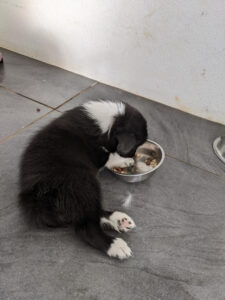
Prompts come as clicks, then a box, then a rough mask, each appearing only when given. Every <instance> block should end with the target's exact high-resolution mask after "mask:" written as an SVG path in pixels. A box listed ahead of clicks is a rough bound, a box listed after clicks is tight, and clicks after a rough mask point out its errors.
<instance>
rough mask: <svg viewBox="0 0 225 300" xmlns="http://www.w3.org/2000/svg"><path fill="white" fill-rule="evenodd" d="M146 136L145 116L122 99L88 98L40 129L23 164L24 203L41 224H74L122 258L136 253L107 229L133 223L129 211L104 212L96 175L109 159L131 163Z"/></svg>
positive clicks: (92, 241) (96, 244)
mask: <svg viewBox="0 0 225 300" xmlns="http://www.w3.org/2000/svg"><path fill="white" fill-rule="evenodd" d="M146 138H147V126H146V121H145V119H144V118H143V116H142V115H141V114H140V112H138V111H137V110H136V109H135V108H133V107H131V106H130V105H128V104H126V103H123V102H111V101H102V100H101V101H89V102H87V103H86V104H84V105H82V106H79V107H76V108H74V109H72V110H70V111H68V112H66V113H64V114H63V115H62V116H61V117H59V118H58V119H56V120H54V121H53V122H51V123H50V124H49V125H47V126H46V127H44V128H43V129H42V130H40V131H39V132H38V133H37V134H36V135H35V136H34V137H33V138H32V140H31V142H30V144H29V145H28V147H27V148H26V150H25V152H24V154H23V156H22V160H21V166H20V194H19V198H20V204H21V207H22V209H23V212H24V214H25V216H26V217H27V218H28V220H30V221H31V222H32V223H35V224H36V225H38V226H42V225H45V226H51V227H58V226H67V225H69V224H71V225H72V226H74V228H75V230H76V232H77V234H78V235H79V236H80V237H81V238H82V239H83V240H84V241H86V242H87V243H88V244H89V245H91V246H93V247H95V248H97V249H99V250H101V251H104V252H105V253H106V254H107V255H109V256H112V257H117V258H119V259H124V258H127V257H129V256H131V254H132V252H131V250H130V248H129V247H128V245H127V243H126V242H125V241H124V240H123V239H121V238H114V237H111V236H109V235H107V234H106V233H105V231H103V229H102V227H104V225H107V226H110V227H111V228H112V229H114V230H116V231H117V232H120V231H128V230H129V229H132V228H134V227H135V223H134V221H133V220H132V219H131V218H130V217H129V216H128V215H127V214H125V213H122V212H118V211H116V212H109V211H104V210H103V208H102V205H101V202H102V201H101V198H102V196H101V188H100V184H99V182H98V180H97V178H96V175H97V173H98V171H99V169H100V168H102V167H103V166H104V165H105V164H108V166H109V167H112V166H129V165H132V164H133V163H134V161H133V159H132V157H133V156H134V154H135V152H136V149H137V147H138V146H139V145H141V144H143V143H144V142H145V141H146Z"/></svg>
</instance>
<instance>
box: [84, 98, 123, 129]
mask: <svg viewBox="0 0 225 300" xmlns="http://www.w3.org/2000/svg"><path fill="white" fill-rule="evenodd" d="M83 107H84V108H85V110H86V111H87V113H88V115H89V116H90V117H91V118H92V119H94V120H95V121H96V122H97V124H98V126H99V127H100V129H101V131H102V133H106V132H107V131H110V129H111V127H112V125H113V121H114V118H115V117H116V116H118V115H123V114H125V104H124V103H122V102H112V101H104V100H99V101H89V102H87V103H85V104H84V105H83Z"/></svg>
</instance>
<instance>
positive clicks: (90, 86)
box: [54, 81, 99, 110]
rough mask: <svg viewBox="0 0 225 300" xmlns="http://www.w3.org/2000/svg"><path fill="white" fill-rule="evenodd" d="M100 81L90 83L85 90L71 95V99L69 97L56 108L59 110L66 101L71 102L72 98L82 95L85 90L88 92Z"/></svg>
mask: <svg viewBox="0 0 225 300" xmlns="http://www.w3.org/2000/svg"><path fill="white" fill-rule="evenodd" d="M98 83H99V82H98V81H95V82H94V83H92V84H91V85H89V86H88V87H86V88H84V89H83V90H81V91H80V92H79V93H77V94H75V95H74V96H72V97H70V98H69V99H67V100H66V101H64V102H63V103H61V104H60V105H58V106H56V107H55V108H54V110H57V109H58V108H60V107H61V106H63V105H65V104H66V103H68V102H70V101H71V100H73V99H74V98H76V97H77V96H80V95H81V94H82V93H83V92H86V91H87V90H89V89H90V88H93V87H94V86H96V85H97V84H98Z"/></svg>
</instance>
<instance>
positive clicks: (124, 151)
mask: <svg viewBox="0 0 225 300" xmlns="http://www.w3.org/2000/svg"><path fill="white" fill-rule="evenodd" d="M116 137H117V141H118V145H117V152H118V153H119V154H120V155H121V156H127V155H129V153H130V152H131V151H132V150H133V149H134V147H135V144H136V138H135V135H134V134H132V133H118V134H117V135H116Z"/></svg>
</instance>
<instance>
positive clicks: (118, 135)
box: [109, 103, 147, 157]
mask: <svg viewBox="0 0 225 300" xmlns="http://www.w3.org/2000/svg"><path fill="white" fill-rule="evenodd" d="M109 139H110V143H112V144H113V145H114V146H115V149H114V150H115V151H116V152H117V153H118V154H119V155H120V156H122V157H133V156H134V154H135V152H136V150H137V147H138V146H140V145H142V144H143V143H144V142H145V141H146V139H147V122H146V120H145V119H144V117H143V116H142V114H141V113H140V112H139V111H138V110H137V109H135V108H134V107H132V106H130V105H129V104H127V103H126V104H125V112H124V114H122V115H118V116H116V118H115V120H114V123H113V125H112V127H111V130H110V134H109Z"/></svg>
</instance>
